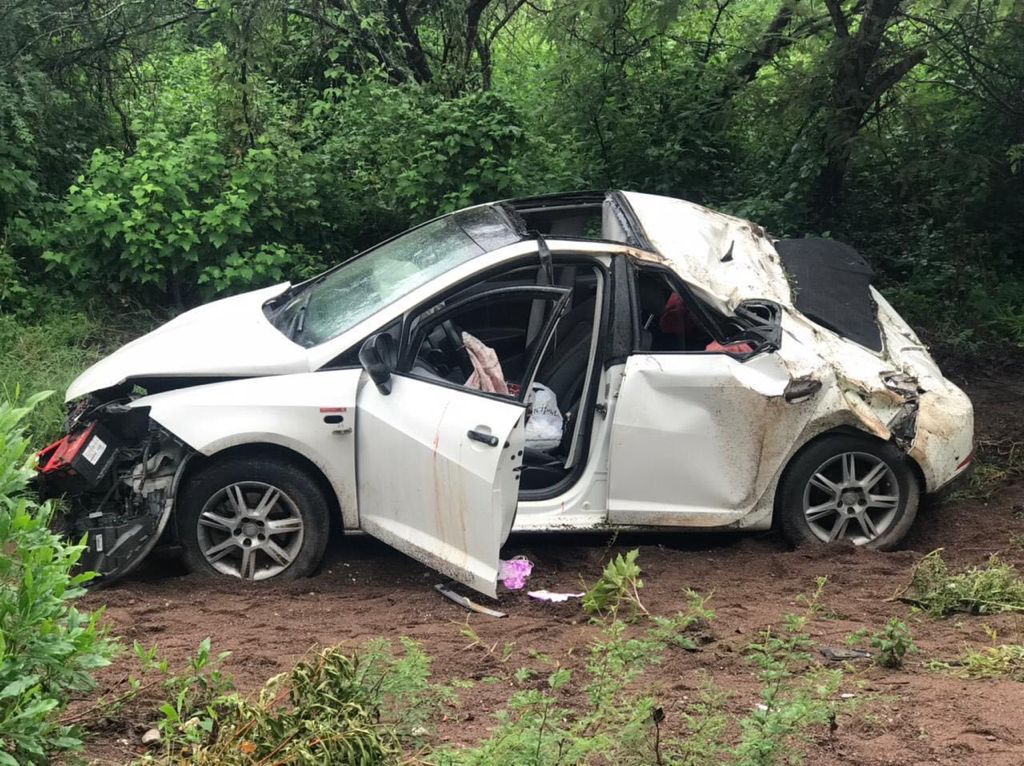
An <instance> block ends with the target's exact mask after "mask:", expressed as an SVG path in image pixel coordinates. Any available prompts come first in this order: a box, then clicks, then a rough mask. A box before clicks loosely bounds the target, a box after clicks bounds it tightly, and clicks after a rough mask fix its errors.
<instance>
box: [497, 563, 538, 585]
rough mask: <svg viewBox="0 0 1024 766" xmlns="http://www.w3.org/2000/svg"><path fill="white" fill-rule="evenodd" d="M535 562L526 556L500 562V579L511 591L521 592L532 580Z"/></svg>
mask: <svg viewBox="0 0 1024 766" xmlns="http://www.w3.org/2000/svg"><path fill="white" fill-rule="evenodd" d="M532 571H533V562H532V561H530V560H529V559H528V558H526V556H516V557H514V558H511V559H509V560H508V561H499V562H498V579H499V580H501V582H502V584H503V585H504V586H505V587H506V588H508V589H509V590H519V589H520V588H522V587H523V586H524V585H526V581H527V580H529V579H530V573H531V572H532Z"/></svg>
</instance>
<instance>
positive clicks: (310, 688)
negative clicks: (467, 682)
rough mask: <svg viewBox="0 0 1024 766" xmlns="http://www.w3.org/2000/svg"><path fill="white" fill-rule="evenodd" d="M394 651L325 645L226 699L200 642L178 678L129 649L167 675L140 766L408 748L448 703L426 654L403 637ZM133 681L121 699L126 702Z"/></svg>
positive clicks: (382, 755)
mask: <svg viewBox="0 0 1024 766" xmlns="http://www.w3.org/2000/svg"><path fill="white" fill-rule="evenodd" d="M401 645H402V652H401V654H396V653H395V651H394V650H393V647H392V644H391V642H390V641H387V640H386V639H378V640H375V641H371V642H370V643H369V644H367V645H366V646H365V647H364V648H363V649H362V650H361V651H359V652H356V653H347V652H346V651H345V650H344V649H343V648H342V647H332V648H329V649H325V650H323V651H320V652H318V653H317V654H315V655H314V656H312V657H310V658H309V659H307V660H304V661H302V662H299V663H298V664H297V665H296V666H295V667H294V668H293V669H292V670H291V671H289V672H288V673H282V674H281V675H278V676H275V677H274V678H272V679H270V680H269V681H268V682H267V683H266V684H265V685H264V686H263V688H262V689H261V690H260V691H259V692H258V693H257V694H255V695H253V696H251V697H243V696H240V695H238V694H235V693H231V692H230V690H231V688H233V682H232V679H231V677H230V676H228V675H226V674H224V673H222V672H221V671H220V670H219V669H218V665H219V663H220V661H221V660H222V659H223V658H224V657H225V656H226V655H224V654H221V655H220V656H219V657H217V658H213V657H212V655H211V653H210V643H209V639H207V640H205V641H203V642H202V644H201V645H200V647H199V651H198V652H197V654H196V656H195V657H194V658H192V659H191V660H190V661H189V667H188V670H187V672H186V673H184V674H182V675H172V674H169V672H168V668H167V663H166V662H165V661H161V660H159V659H158V658H157V657H156V656H155V653H154V652H153V651H147V650H143V649H141V647H138V646H136V654H137V655H138V656H139V658H140V659H141V660H142V663H143V666H144V667H145V668H146V669H147V670H157V671H158V672H160V673H162V674H163V675H165V676H167V677H166V678H165V679H164V680H163V682H162V683H161V687H162V689H163V693H165V694H168V693H169V696H168V698H167V699H166V700H163V701H162V702H160V701H158V702H156V703H155V704H156V705H157V706H158V708H159V710H160V712H161V715H162V716H163V718H162V720H161V721H160V723H159V728H160V731H161V735H162V741H163V747H162V749H161V750H162V752H161V753H159V754H153V755H150V756H147V757H146V758H144V759H143V762H144V763H152V762H157V763H161V764H168V765H170V764H178V763H183V762H185V761H186V760H187V762H188V763H194V764H210V765H211V766H212V764H225V766H231V764H238V765H239V766H242V765H243V764H252V763H257V762H271V761H272V762H273V763H296V764H297V763H351V764H379V763H383V762H387V761H390V760H392V759H393V757H394V756H397V755H398V753H399V752H400V751H401V749H402V747H403V746H408V747H413V746H415V745H416V743H417V741H418V740H419V739H420V738H421V737H422V735H423V733H424V732H425V731H426V729H425V728H424V724H425V722H426V721H427V719H428V718H429V717H430V715H431V714H432V713H433V712H434V711H435V709H436V707H437V706H438V705H439V704H441V703H442V702H446V701H448V700H449V699H450V698H451V692H450V690H448V689H447V688H444V687H440V686H436V685H434V684H432V683H431V682H430V680H429V678H430V658H429V657H428V656H427V655H426V654H425V653H424V652H423V650H422V648H421V647H420V646H419V644H417V643H416V642H415V641H412V640H411V639H406V638H403V639H401ZM140 687H141V684H140V682H139V681H138V680H136V681H135V682H134V683H133V684H131V688H130V689H129V692H128V693H127V694H126V695H121V696H120V697H119V698H116V699H115V700H114V701H115V702H116V703H117V704H119V705H120V704H122V700H123V698H125V697H127V696H134V695H135V694H136V693H137V691H138V689H139V688H140Z"/></svg>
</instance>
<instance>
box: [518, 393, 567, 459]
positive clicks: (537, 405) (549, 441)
mask: <svg viewBox="0 0 1024 766" xmlns="http://www.w3.org/2000/svg"><path fill="white" fill-rule="evenodd" d="M526 404H527V406H528V407H529V408H530V416H529V418H527V420H526V446H527V447H532V448H533V449H540V450H545V449H552V448H553V447H557V446H558V445H559V444H561V442H562V426H563V422H564V421H563V419H562V413H561V412H560V411H559V409H558V397H556V396H555V392H554V391H552V390H551V389H550V388H548V387H547V386H545V385H544V384H543V383H534V384H533V385H532V386H530V393H529V394H528V395H527V397H526Z"/></svg>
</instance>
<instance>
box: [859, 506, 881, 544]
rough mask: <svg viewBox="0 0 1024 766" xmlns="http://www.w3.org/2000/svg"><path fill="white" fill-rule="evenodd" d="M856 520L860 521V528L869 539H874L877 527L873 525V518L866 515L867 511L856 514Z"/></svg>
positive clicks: (876, 534)
mask: <svg viewBox="0 0 1024 766" xmlns="http://www.w3.org/2000/svg"><path fill="white" fill-rule="evenodd" d="M857 521H858V522H860V528H861V529H863V530H864V534H865V535H867V538H868V539H869V540H874V539H875V538H876V537H878V527H876V526H875V522H874V520H873V519H872V518H871V516H869V515H868V512H867V511H861V512H860V513H859V514H857Z"/></svg>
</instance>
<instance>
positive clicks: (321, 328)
mask: <svg viewBox="0 0 1024 766" xmlns="http://www.w3.org/2000/svg"><path fill="white" fill-rule="evenodd" d="M517 239H518V236H517V235H516V233H515V231H514V230H513V229H512V227H511V225H510V224H509V222H508V220H507V219H506V218H505V216H504V215H503V214H502V213H501V212H500V211H498V210H497V209H495V208H492V207H482V208H473V209H471V210H464V211H461V212H459V213H455V214H453V215H449V216H445V217H444V218H438V219H437V220H434V221H431V222H430V223H426V224H423V225H422V226H419V227H417V228H415V229H412V230H410V231H408V232H406V233H405V234H401V235H399V236H398V237H395V238H394V239H391V240H388V241H387V242H385V243H384V244H382V245H378V246H377V247H376V248H374V249H373V250H370V251H368V252H366V253H364V254H363V255H360V256H358V257H356V258H353V259H352V260H350V261H348V262H347V263H345V264H343V265H342V266H340V267H338V268H336V269H334V270H332V271H328V272H326V273H325V274H323V275H322V276H320V277H318V278H317V279H315V280H313V282H311V283H310V284H309V286H308V287H305V288H304V289H299V290H298V291H297V292H296V294H295V295H294V296H293V297H292V298H291V299H290V300H289V301H288V302H287V303H286V304H285V305H284V306H283V307H282V308H281V309H280V311H279V312H278V313H277V315H276V316H275V318H274V325H275V326H276V327H277V328H278V329H279V330H281V332H283V333H285V334H287V335H289V337H291V338H292V340H294V341H295V342H296V343H298V344H300V345H302V346H305V347H307V348H308V347H311V346H316V345H318V344H320V343H324V342H325V341H328V340H331V339H332V338H336V337H337V336H339V335H341V334H342V333H343V332H345V331H347V330H350V329H352V328H353V327H355V326H356V325H357V324H359V323H360V322H362V321H363V320H364V319H367V318H368V317H370V316H372V315H373V314H375V313H376V312H378V311H380V310H381V309H383V308H384V307H386V306H387V305H389V304H390V303H393V302H394V301H396V300H397V299H399V298H401V297H402V296H404V295H407V294H408V293H410V292H411V291H413V290H415V289H417V288H418V287H421V286H422V285H425V284H426V283H427V282H429V281H430V280H432V279H434V278H435V277H438V276H440V275H441V274H444V273H445V272H446V271H449V270H450V269H453V268H455V267H456V266H459V265H460V264H462V263H465V262H466V261H469V260H471V259H473V258H475V257H477V256H478V255H482V254H483V253H485V252H487V251H489V250H493V249H495V248H497V247H501V246H504V245H507V244H511V243H512V242H515V241H516V240H517Z"/></svg>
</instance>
